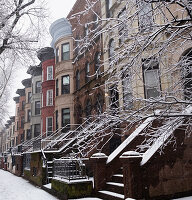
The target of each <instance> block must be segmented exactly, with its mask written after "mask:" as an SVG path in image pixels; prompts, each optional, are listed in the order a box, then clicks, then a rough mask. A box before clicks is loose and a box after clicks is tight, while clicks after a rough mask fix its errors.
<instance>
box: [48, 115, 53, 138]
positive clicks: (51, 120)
mask: <svg viewBox="0 0 192 200" xmlns="http://www.w3.org/2000/svg"><path fill="white" fill-rule="evenodd" d="M46 127H47V135H49V134H51V133H52V131H53V118H52V117H48V118H47V125H46Z"/></svg>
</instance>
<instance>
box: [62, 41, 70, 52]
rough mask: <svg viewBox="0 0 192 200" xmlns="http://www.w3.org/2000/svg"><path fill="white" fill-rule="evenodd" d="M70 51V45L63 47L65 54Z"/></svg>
mask: <svg viewBox="0 0 192 200" xmlns="http://www.w3.org/2000/svg"><path fill="white" fill-rule="evenodd" d="M68 51H69V43H68V44H64V45H63V53H64V52H68Z"/></svg>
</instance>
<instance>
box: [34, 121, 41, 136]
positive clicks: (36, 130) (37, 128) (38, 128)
mask: <svg viewBox="0 0 192 200" xmlns="http://www.w3.org/2000/svg"><path fill="white" fill-rule="evenodd" d="M40 133H41V125H40V124H35V125H34V136H35V137H37V136H39V135H40Z"/></svg>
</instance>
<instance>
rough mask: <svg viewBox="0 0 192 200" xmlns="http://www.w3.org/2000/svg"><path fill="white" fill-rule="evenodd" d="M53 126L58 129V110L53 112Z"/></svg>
mask: <svg viewBox="0 0 192 200" xmlns="http://www.w3.org/2000/svg"><path fill="white" fill-rule="evenodd" d="M55 128H56V130H58V128H59V124H58V110H56V112H55Z"/></svg>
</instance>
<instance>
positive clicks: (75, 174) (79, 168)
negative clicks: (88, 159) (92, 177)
mask: <svg viewBox="0 0 192 200" xmlns="http://www.w3.org/2000/svg"><path fill="white" fill-rule="evenodd" d="M53 166H54V167H53V176H54V177H59V178H64V179H67V180H69V181H70V180H78V179H86V178H87V175H86V167H85V164H84V163H83V162H82V161H81V160H80V159H74V158H73V159H71V158H63V159H55V160H54V164H53Z"/></svg>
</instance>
